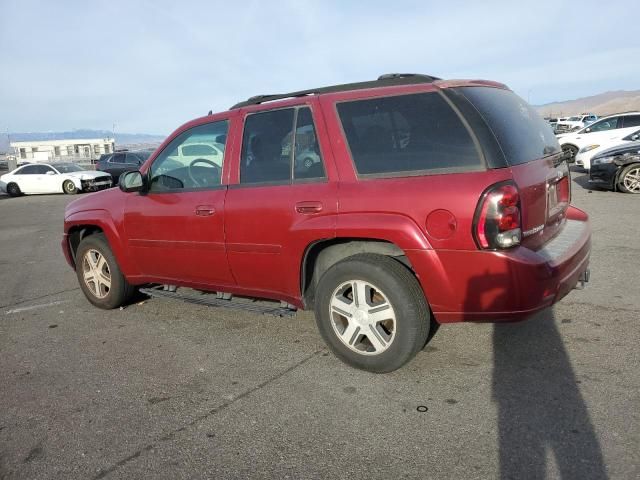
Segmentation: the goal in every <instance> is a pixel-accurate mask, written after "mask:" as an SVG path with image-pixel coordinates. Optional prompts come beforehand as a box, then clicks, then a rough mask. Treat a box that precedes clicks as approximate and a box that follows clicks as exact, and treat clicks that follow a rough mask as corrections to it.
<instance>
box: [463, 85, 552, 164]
mask: <svg viewBox="0 0 640 480" xmlns="http://www.w3.org/2000/svg"><path fill="white" fill-rule="evenodd" d="M456 90H457V91H459V92H461V93H462V94H463V95H464V96H465V97H467V99H469V101H470V102H471V103H472V104H473V105H474V106H475V108H476V109H477V110H478V112H480V115H482V117H483V118H484V120H485V122H486V123H487V125H488V126H489V128H490V129H491V131H492V132H493V134H494V135H495V137H496V139H497V140H498V143H499V144H500V147H501V148H502V151H503V152H504V154H505V156H506V158H507V161H508V162H509V164H510V165H520V164H522V163H527V162H530V161H532V160H536V159H538V158H542V157H546V156H548V155H552V154H555V153H558V152H560V144H559V143H558V140H557V139H556V137H555V135H554V134H553V131H552V130H551V127H550V126H549V124H548V123H547V122H545V121H544V120H543V119H542V117H541V116H540V115H539V114H538V112H536V111H535V110H534V109H533V108H531V106H529V104H528V103H527V102H525V101H524V100H522V99H521V98H520V97H518V96H517V95H516V94H515V93H513V92H512V91H511V90H504V89H501V88H491V87H461V88H459V89H456Z"/></svg>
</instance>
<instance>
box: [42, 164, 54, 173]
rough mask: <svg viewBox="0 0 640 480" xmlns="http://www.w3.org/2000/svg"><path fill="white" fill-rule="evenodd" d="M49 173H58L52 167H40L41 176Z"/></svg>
mask: <svg viewBox="0 0 640 480" xmlns="http://www.w3.org/2000/svg"><path fill="white" fill-rule="evenodd" d="M49 172H51V173H56V171H55V170H54V169H53V168H51V167H49V166H47V165H38V173H39V174H40V175H46V174H47V173H49Z"/></svg>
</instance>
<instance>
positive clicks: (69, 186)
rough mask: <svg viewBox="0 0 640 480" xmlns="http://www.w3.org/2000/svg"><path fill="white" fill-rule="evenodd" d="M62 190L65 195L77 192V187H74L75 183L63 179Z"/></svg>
mask: <svg viewBox="0 0 640 480" xmlns="http://www.w3.org/2000/svg"><path fill="white" fill-rule="evenodd" d="M62 191H63V192H64V193H66V194H67V195H75V194H76V193H78V188H77V187H76V184H75V183H73V182H72V181H71V180H65V181H64V182H63V183H62Z"/></svg>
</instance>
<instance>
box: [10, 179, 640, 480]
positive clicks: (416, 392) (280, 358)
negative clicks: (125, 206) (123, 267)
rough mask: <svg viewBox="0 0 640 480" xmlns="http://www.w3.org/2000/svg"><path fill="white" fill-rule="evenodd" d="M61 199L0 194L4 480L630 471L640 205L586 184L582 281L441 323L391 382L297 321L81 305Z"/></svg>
mask: <svg viewBox="0 0 640 480" xmlns="http://www.w3.org/2000/svg"><path fill="white" fill-rule="evenodd" d="M72 199H73V197H68V196H63V195H50V196H31V197H20V198H8V197H6V196H0V478H2V479H5V478H11V479H13V478H20V479H23V478H24V479H35V478H61V479H74V478H80V479H100V478H106V479H116V478H118V479H119V478H122V479H125V478H166V479H179V478H216V479H218V478H291V479H298V478H331V479H337V478H349V479H360V478H362V479H364V478H367V479H377V478H380V479H389V478H397V479H400V478H438V479H440V478H446V479H449V478H451V479H466V478H470V479H472V478H473V479H475V478H503V479H507V478H515V479H519V478H544V477H547V478H570V479H573V478H575V479H587V478H607V477H608V478H624V479H627V478H629V479H631V478H640V421H639V420H640V388H639V387H640V385H639V383H640V382H639V379H640V370H639V369H638V364H639V362H638V360H639V358H638V357H639V355H638V352H639V348H638V345H639V344H640V335H639V333H638V332H639V328H638V322H639V319H640V282H639V281H638V266H639V265H640V247H639V246H638V232H640V215H638V212H639V210H640V196H634V195H625V194H621V193H613V192H604V191H593V192H592V191H590V190H588V189H587V188H586V179H585V177H584V176H583V175H582V174H580V173H574V183H573V199H574V204H575V205H577V206H578V207H580V208H583V209H584V210H586V211H587V212H588V213H589V214H590V216H591V221H592V227H593V250H592V260H591V272H592V276H591V283H590V285H589V286H588V287H587V288H586V289H585V290H574V291H573V292H572V293H570V294H569V295H568V296H567V297H566V298H565V299H563V300H562V301H561V302H560V303H559V304H557V305H556V306H555V307H554V308H553V309H550V310H548V311H545V312H543V313H541V314H539V315H538V316H536V317H534V318H532V319H530V320H528V321H525V322H521V323H517V324H505V325H492V324H469V323H465V324H456V325H446V326H443V327H442V328H440V330H439V331H438V333H437V334H436V336H435V337H434V338H433V340H432V341H431V343H430V344H429V345H428V346H427V347H426V348H425V350H424V351H423V352H421V353H420V354H419V355H418V356H417V357H416V359H415V360H413V361H412V362H411V363H410V364H408V365H407V366H405V367H404V368H402V369H401V370H399V371H396V372H394V373H391V374H387V375H374V374H370V373H366V372H361V371H358V370H354V369H352V368H349V367H347V366H346V365H344V364H342V363H340V362H339V361H338V360H337V359H336V358H335V357H333V356H332V355H331V354H329V353H328V351H327V349H326V348H325V346H324V344H323V343H322V340H321V338H320V336H319V334H318V332H317V330H316V327H315V323H314V320H313V315H312V314H311V313H310V312H301V313H298V314H297V316H296V317H294V318H292V319H291V318H274V317H267V316H259V315H255V314H251V313H244V312H238V311H232V310H224V309H214V308H208V307H204V306H198V305H191V304H184V303H180V302H178V301H173V300H171V301H169V300H160V299H151V300H149V299H147V300H142V301H140V302H138V303H134V304H132V305H131V306H128V307H127V308H125V309H122V310H113V311H102V310H98V309H96V308H94V307H92V306H91V305H90V304H89V303H88V302H87V301H86V300H85V298H84V297H83V295H82V293H81V292H80V290H79V288H78V285H77V281H76V277H75V274H74V272H73V271H72V270H71V269H69V267H68V266H67V265H66V263H65V261H64V259H63V257H62V253H61V251H60V238H61V237H60V235H61V230H62V217H63V210H64V206H65V205H66V204H67V203H68V202H69V201H70V200H72Z"/></svg>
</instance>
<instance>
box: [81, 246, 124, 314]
mask: <svg viewBox="0 0 640 480" xmlns="http://www.w3.org/2000/svg"><path fill="white" fill-rule="evenodd" d="M76 274H77V276H78V282H79V283H80V288H81V289H82V292H83V293H84V295H85V297H87V300H89V301H90V302H91V303H93V304H94V305H95V306H96V307H100V308H104V309H107V310H108V309H112V308H117V307H120V306H121V305H123V304H124V303H125V302H126V301H127V300H129V299H130V298H131V296H132V294H133V292H134V288H133V287H132V286H131V285H130V284H129V283H128V282H127V280H126V279H125V278H124V275H122V272H121V271H120V268H119V267H118V264H117V263H116V259H115V257H114V256H113V253H112V252H111V249H110V248H109V244H108V243H107V240H106V238H105V237H104V235H103V234H96V235H91V236H89V237H86V238H84V239H83V240H82V241H81V242H80V245H79V246H78V250H77V252H76Z"/></svg>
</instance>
